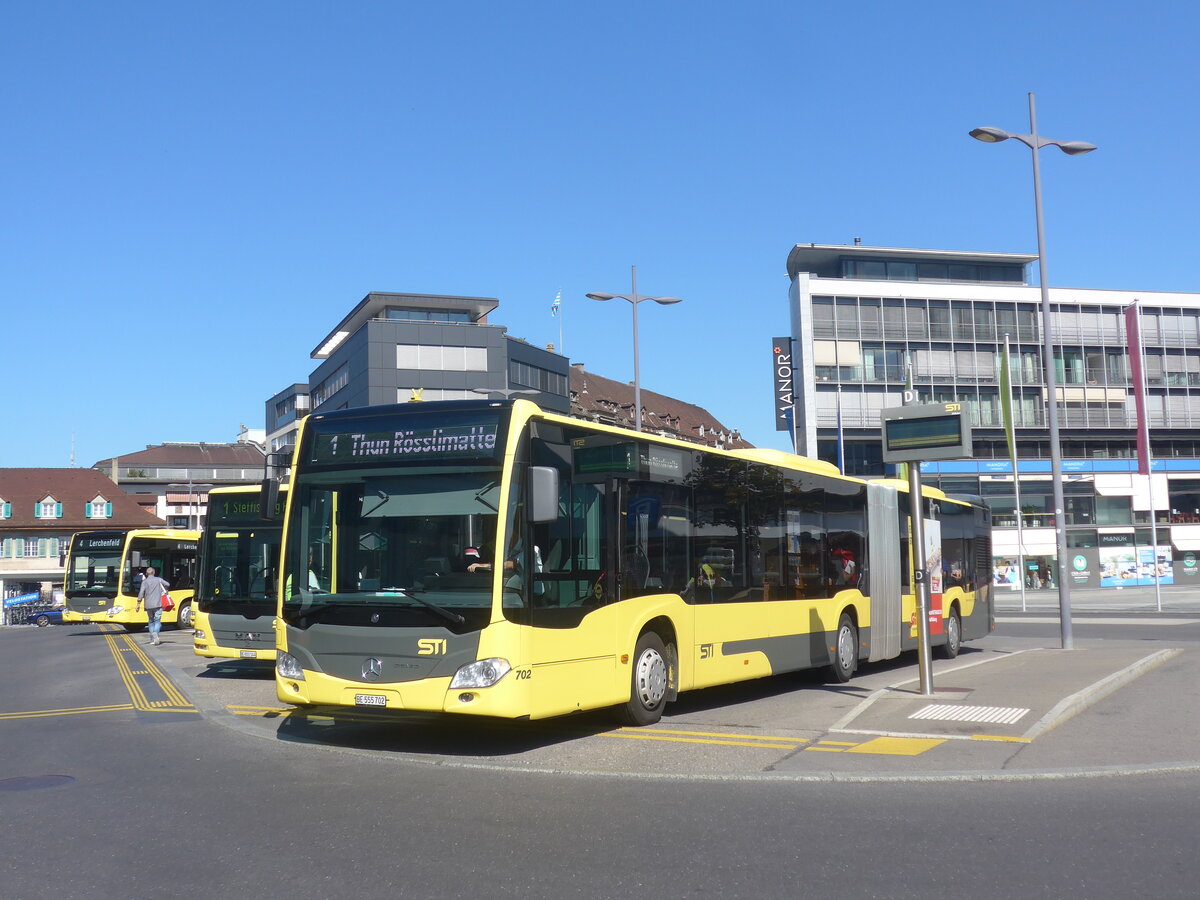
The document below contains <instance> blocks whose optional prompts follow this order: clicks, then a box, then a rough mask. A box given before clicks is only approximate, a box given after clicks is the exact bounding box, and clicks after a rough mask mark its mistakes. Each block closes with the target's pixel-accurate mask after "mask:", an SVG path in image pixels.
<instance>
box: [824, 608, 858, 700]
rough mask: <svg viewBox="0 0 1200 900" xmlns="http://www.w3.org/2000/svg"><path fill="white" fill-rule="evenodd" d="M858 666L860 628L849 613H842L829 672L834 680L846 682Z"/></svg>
mask: <svg viewBox="0 0 1200 900" xmlns="http://www.w3.org/2000/svg"><path fill="white" fill-rule="evenodd" d="M857 668H858V629H857V628H855V627H854V620H853V619H851V618H850V614H849V613H842V618H841V620H840V621H839V622H838V630H837V644H836V645H835V646H834V653H833V662H832V664H830V666H829V673H830V674H831V675H832V676H833V680H834V681H836V682H838V683H839V684H845V683H846V682H847V681H849V680H850V677H851V676H852V675H853V674H854V670H855V669H857Z"/></svg>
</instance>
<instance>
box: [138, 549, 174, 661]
mask: <svg viewBox="0 0 1200 900" xmlns="http://www.w3.org/2000/svg"><path fill="white" fill-rule="evenodd" d="M170 587H171V586H170V585H169V584H167V583H166V582H165V581H164V580H163V579H161V578H159V577H158V576H157V575H156V574H155V573H154V566H147V567H146V577H145V578H144V579H143V580H142V586H141V588H140V589H139V590H138V602H137V608H138V612H141V611H142V602H143V601H145V603H146V616H147V618H148V620H149V628H150V640H148V641H147V642H146V643H148V644H154V645H155V646H156V647H157V646H158V645H159V644H161V643H162V641H161V640H159V637H158V633H159V632H160V631H161V630H162V596H163V594H165V593H166V592H167V590H168V588H170Z"/></svg>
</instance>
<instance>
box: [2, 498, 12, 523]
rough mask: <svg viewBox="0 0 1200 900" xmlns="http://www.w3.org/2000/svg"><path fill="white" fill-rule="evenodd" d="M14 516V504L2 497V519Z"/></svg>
mask: <svg viewBox="0 0 1200 900" xmlns="http://www.w3.org/2000/svg"><path fill="white" fill-rule="evenodd" d="M11 518H12V504H11V503H9V502H8V501H7V500H4V499H3V498H0V519H11Z"/></svg>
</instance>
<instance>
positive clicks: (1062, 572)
mask: <svg viewBox="0 0 1200 900" xmlns="http://www.w3.org/2000/svg"><path fill="white" fill-rule="evenodd" d="M1029 131H1030V137H1031V138H1032V139H1033V146H1032V147H1031V148H1030V149H1031V150H1032V151H1033V207H1034V212H1035V214H1036V215H1037V244H1038V281H1039V287H1040V288H1041V294H1042V362H1043V364H1044V368H1045V371H1046V415H1047V416H1048V417H1049V419H1050V422H1049V425H1050V482H1051V485H1052V486H1053V491H1054V541H1055V550H1056V552H1057V553H1058V559H1057V568H1058V614H1059V621H1060V628H1061V631H1062V648H1063V649H1064V650H1072V649H1074V644H1075V642H1074V639H1073V637H1072V635H1071V587H1070V584H1069V582H1068V580H1067V532H1066V527H1065V521H1066V516H1065V512H1066V505H1067V504H1066V501H1065V500H1064V499H1063V486H1062V445H1061V444H1060V443H1059V436H1058V379H1057V378H1056V377H1055V373H1054V341H1053V340H1052V338H1051V334H1050V318H1051V317H1050V286H1049V283H1048V282H1047V280H1046V238H1045V227H1044V225H1043V222H1042V170H1041V167H1040V166H1039V163H1038V150H1039V148H1040V145H1041V139H1040V138H1039V137H1038V133H1037V111H1036V108H1035V106H1034V99H1033V92H1032V91H1030V92H1029ZM1156 552H1157V551H1156ZM1024 574H1025V573H1023V572H1022V573H1021V575H1022V577H1024Z"/></svg>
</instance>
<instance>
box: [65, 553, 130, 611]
mask: <svg viewBox="0 0 1200 900" xmlns="http://www.w3.org/2000/svg"><path fill="white" fill-rule="evenodd" d="M116 543H117V546H116V547H113V548H96V549H90V550H78V551H76V552H74V553H72V554H71V560H70V564H69V568H68V569H67V583H66V592H67V595H68V596H70V597H107V598H108V599H110V600H111V599H115V598H116V596H117V576H118V574H119V573H120V571H121V555H122V547H121V543H122V542H121V541H116Z"/></svg>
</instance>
